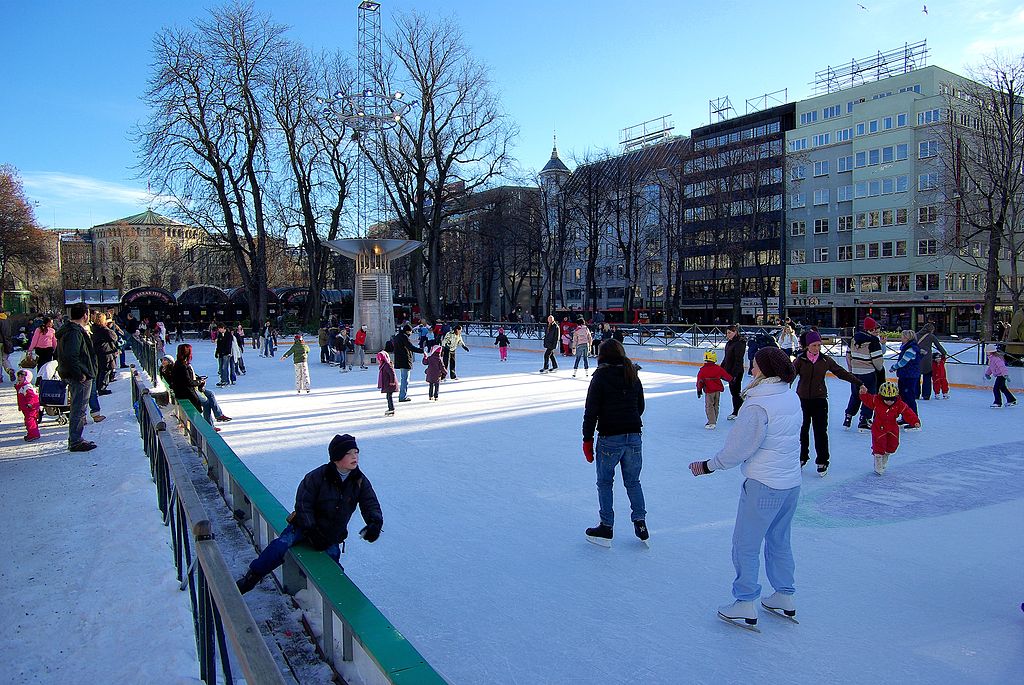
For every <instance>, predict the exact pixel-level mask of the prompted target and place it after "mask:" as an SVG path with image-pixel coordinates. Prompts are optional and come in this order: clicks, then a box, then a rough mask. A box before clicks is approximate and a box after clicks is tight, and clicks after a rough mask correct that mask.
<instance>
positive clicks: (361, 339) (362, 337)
mask: <svg viewBox="0 0 1024 685" xmlns="http://www.w3.org/2000/svg"><path fill="white" fill-rule="evenodd" d="M353 342H354V343H355V344H356V345H360V346H364V345H366V329H365V328H363V327H362V326H360V327H359V330H358V331H356V339H355V340H354V341H353Z"/></svg>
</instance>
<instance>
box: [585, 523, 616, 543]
mask: <svg viewBox="0 0 1024 685" xmlns="http://www.w3.org/2000/svg"><path fill="white" fill-rule="evenodd" d="M587 540H588V541H589V542H592V543H594V544H595V545H598V546H599V547H611V546H612V527H611V526H606V525H604V524H603V523H601V524H598V525H597V526H594V527H593V528H587Z"/></svg>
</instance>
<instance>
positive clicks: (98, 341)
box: [92, 325, 118, 372]
mask: <svg viewBox="0 0 1024 685" xmlns="http://www.w3.org/2000/svg"><path fill="white" fill-rule="evenodd" d="M92 348H93V350H94V351H95V353H96V365H97V366H98V367H99V371H101V372H102V371H109V370H110V369H112V368H114V363H115V362H116V361H117V353H118V349H117V333H115V332H114V331H112V330H111V329H110V328H108V327H106V326H99V325H96V326H93V327H92Z"/></svg>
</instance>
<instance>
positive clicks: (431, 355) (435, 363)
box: [423, 333, 505, 401]
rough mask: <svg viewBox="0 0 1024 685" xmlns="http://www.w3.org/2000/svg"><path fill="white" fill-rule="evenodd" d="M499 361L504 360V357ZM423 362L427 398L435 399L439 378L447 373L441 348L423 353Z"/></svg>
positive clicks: (439, 383) (438, 387) (439, 384)
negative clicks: (425, 368) (425, 369)
mask: <svg viewBox="0 0 1024 685" xmlns="http://www.w3.org/2000/svg"><path fill="white" fill-rule="evenodd" d="M498 335H501V334H500V333H499V334H498ZM501 350H502V357H504V351H505V348H504V347H503V348H501ZM501 361H505V360H504V358H503V359H502V360H501ZM423 364H424V365H426V367H427V372H426V373H425V374H424V376H425V378H426V381H427V399H428V400H435V401H436V400H437V393H438V390H439V389H440V386H441V380H442V379H444V378H445V377H446V376H447V375H448V371H446V370H445V368H444V359H442V358H441V348H440V347H435V348H433V349H432V350H431V351H430V352H428V353H427V354H425V355H423Z"/></svg>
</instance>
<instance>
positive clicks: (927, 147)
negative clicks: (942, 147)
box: [917, 140, 939, 159]
mask: <svg viewBox="0 0 1024 685" xmlns="http://www.w3.org/2000/svg"><path fill="white" fill-rule="evenodd" d="M937 154H939V141H937V140H922V141H921V142H920V143H918V144H917V156H918V158H919V159H925V158H926V157H934V156H935V155H937Z"/></svg>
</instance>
